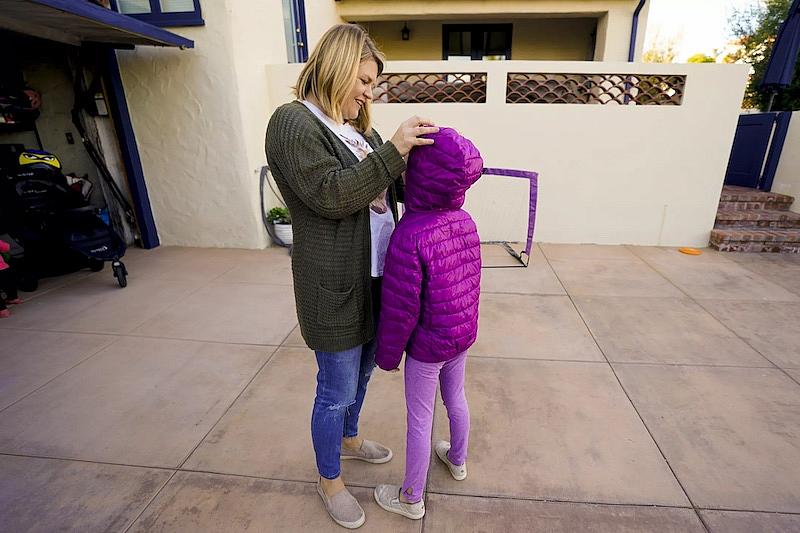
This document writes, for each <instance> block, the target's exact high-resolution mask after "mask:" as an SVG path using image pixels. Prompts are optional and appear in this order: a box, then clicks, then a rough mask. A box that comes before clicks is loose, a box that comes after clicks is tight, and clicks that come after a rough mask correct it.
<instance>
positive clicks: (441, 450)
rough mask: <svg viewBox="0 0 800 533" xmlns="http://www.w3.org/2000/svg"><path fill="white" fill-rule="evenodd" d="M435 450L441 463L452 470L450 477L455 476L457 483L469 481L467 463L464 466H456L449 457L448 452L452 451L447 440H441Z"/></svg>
mask: <svg viewBox="0 0 800 533" xmlns="http://www.w3.org/2000/svg"><path fill="white" fill-rule="evenodd" d="M435 449H436V457H438V458H439V460H440V461H442V462H443V463H444V464H446V465H447V468H448V469H449V470H450V475H452V476H453V479H455V480H456V481H464V480H465V479H467V463H464V464H463V465H454V464H453V463H451V462H450V459H449V458H448V457H447V452H449V451H450V443H449V442H447V441H446V440H440V441H439V442H437V443H436V447H435Z"/></svg>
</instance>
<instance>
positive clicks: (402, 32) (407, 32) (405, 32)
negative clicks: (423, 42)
mask: <svg viewBox="0 0 800 533" xmlns="http://www.w3.org/2000/svg"><path fill="white" fill-rule="evenodd" d="M400 35H401V36H402V37H403V40H404V41H407V40H409V39H410V38H411V30H409V29H408V24H407V23H405V22H404V23H403V29H402V30H400Z"/></svg>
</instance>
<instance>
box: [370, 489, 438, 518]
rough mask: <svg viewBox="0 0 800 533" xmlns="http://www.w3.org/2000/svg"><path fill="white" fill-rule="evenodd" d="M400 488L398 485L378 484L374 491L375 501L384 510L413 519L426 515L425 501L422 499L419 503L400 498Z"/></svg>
mask: <svg viewBox="0 0 800 533" xmlns="http://www.w3.org/2000/svg"><path fill="white" fill-rule="evenodd" d="M400 489H401V487H399V486H398V485H378V486H377V487H375V492H374V493H373V494H374V495H375V501H376V502H377V503H378V505H380V506H381V507H382V508H383V509H384V510H386V511H389V512H390V513H395V514H399V515H402V516H405V517H406V518H410V519H411V520H419V519H420V518H422V517H423V516H425V502H424V501H423V500H420V501H418V502H417V503H405V502H404V501H402V500H400Z"/></svg>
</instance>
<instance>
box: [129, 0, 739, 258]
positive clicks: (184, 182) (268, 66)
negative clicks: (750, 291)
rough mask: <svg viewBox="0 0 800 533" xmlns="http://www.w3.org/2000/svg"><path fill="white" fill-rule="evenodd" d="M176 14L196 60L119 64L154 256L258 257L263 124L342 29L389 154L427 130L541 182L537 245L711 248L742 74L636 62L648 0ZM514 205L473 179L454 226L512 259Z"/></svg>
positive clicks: (294, 3) (217, 4) (163, 56)
mask: <svg viewBox="0 0 800 533" xmlns="http://www.w3.org/2000/svg"><path fill="white" fill-rule="evenodd" d="M137 1H138V2H139V3H141V2H144V3H145V4H147V3H148V2H149V0H129V2H128V6H130V5H134V4H135V3H136V2H137ZM176 1H177V0H176ZM181 1H183V2H184V3H187V2H188V4H191V5H197V6H200V7H201V9H202V25H199V24H198V25H194V26H180V27H170V28H169V29H170V31H174V32H175V33H178V34H179V35H181V36H184V37H187V38H189V39H191V40H192V41H194V43H195V48H194V49H192V50H177V49H175V50H162V49H145V48H140V49H136V50H132V51H127V50H119V51H118V52H117V57H118V60H119V64H120V72H121V76H122V80H123V84H124V88H125V93H126V97H127V99H128V103H129V107H130V109H131V121H132V124H133V127H134V130H135V132H136V142H137V145H138V148H139V152H140V155H141V161H142V167H143V170H144V174H145V175H146V177H147V187H148V191H149V197H150V207H151V209H152V212H153V216H154V219H155V221H156V224H157V228H158V233H159V236H160V239H161V242H162V243H163V244H174V245H191V246H219V247H242V248H260V247H264V246H266V245H268V244H269V242H268V236H267V234H266V232H265V231H264V229H263V225H262V222H261V213H262V208H263V206H262V205H261V201H260V197H259V187H260V176H261V173H262V169H263V167H264V165H265V164H266V160H265V156H264V150H263V141H264V132H265V128H266V123H267V121H268V119H269V116H270V115H271V113H272V111H273V110H274V109H275V108H276V107H278V106H279V105H281V104H283V103H285V102H287V101H290V100H291V98H292V96H291V85H292V84H293V83H294V80H295V79H296V76H297V73H298V72H299V69H300V68H301V65H300V62H301V61H302V60H304V58H305V57H307V54H308V51H309V50H310V49H313V47H314V45H315V44H316V42H317V41H318V40H319V37H320V36H321V35H322V33H323V32H324V31H325V30H326V29H327V28H328V27H330V26H331V25H333V24H336V23H341V22H356V23H359V24H362V25H364V26H365V27H366V28H367V29H368V30H369V31H370V33H371V35H373V36H374V38H375V40H376V41H377V43H378V44H379V45H380V46H381V47H382V49H383V50H384V52H385V53H386V55H387V58H388V60H389V63H388V65H387V76H388V77H387V78H385V79H384V81H383V82H382V85H381V87H380V88H379V93H380V94H381V95H382V96H381V97H380V98H378V100H379V101H378V102H376V104H375V107H374V110H375V117H376V126H377V129H378V130H379V131H380V132H381V133H383V134H384V137H388V136H390V135H391V133H392V132H393V131H394V129H395V128H396V126H397V123H399V122H400V121H401V120H402V119H404V118H406V117H407V116H410V115H412V114H424V115H426V116H430V117H432V118H433V119H434V120H435V121H436V122H437V123H439V124H443V125H451V126H454V127H457V128H458V129H459V130H461V131H462V132H463V133H464V134H465V135H467V136H469V137H470V138H472V139H473V140H474V141H475V142H476V144H477V146H478V147H479V148H480V149H481V151H482V153H483V155H484V159H485V160H486V162H487V165H488V166H494V167H514V168H524V169H531V170H536V171H539V172H540V195H539V205H538V211H537V213H538V215H537V216H538V220H537V240H540V241H549V242H596V243H629V244H664V245H673V244H682V245H704V244H705V243H707V241H708V233H709V231H710V229H711V227H712V226H713V223H714V212H715V208H716V203H717V200H718V197H719V190H720V188H721V186H722V180H723V178H724V173H725V166H726V164H727V157H728V154H729V151H730V145H731V142H732V139H733V134H734V131H735V126H736V120H737V116H738V112H739V104H740V102H741V96H742V93H743V90H744V82H745V78H746V75H747V72H746V68H745V67H743V66H741V65H644V64H641V63H639V62H638V60H639V59H640V58H641V54H642V47H643V39H644V34H645V29H646V23H647V14H648V8H649V2H647V1H640V0H497V1H491V2H486V1H477V0H460V1H459V0H453V1H449V0H439V1H431V0H429V1H426V2H423V1H417V0H406V1H403V0H395V1H392V2H389V1H384V0H374V1H366V0H338V1H336V0H306V1H305V2H302V1H301V0H283V1H279V0H258V1H256V0H225V1H223V0H218V1H214V2H211V1H205V2H203V1H202V0H197V1H194V0H181ZM119 2H120V3H119V4H117V5H116V7H117V9H120V10H121V11H123V12H124V11H125V10H126V9H127V8H126V6H125V5H124V4H123V3H122V0H119ZM162 5H163V1H162ZM144 7H145V8H146V6H144ZM137 16H142V15H137ZM631 60H632V61H631ZM431 76H432V77H431ZM413 87H423V89H421V93H420V92H419V91H418V92H412V91H410V89H409V88H413ZM466 87H470V88H471V89H474V91H472V92H471V93H470V96H468V97H462V96H459V98H460V99H455V100H454V99H453V96H452V95H453V94H454V93H457V94H459V95H463V94H465V93H466V92H469V91H465V90H464V89H465V88H466ZM414 90H417V89H414ZM421 95H422V96H421ZM423 96H424V98H423ZM527 198H528V195H527V191H526V190H525V184H522V183H518V182H513V181H504V180H503V179H502V178H497V179H489V178H488V177H487V178H486V179H483V180H481V182H480V185H479V186H478V187H476V190H475V191H474V192H473V194H472V195H471V197H470V198H469V199H468V208H469V209H470V211H471V212H472V213H473V215H474V216H475V217H476V219H478V224H479V230H480V231H481V236H482V238H483V239H484V240H524V232H525V229H526V226H525V221H526V220H527V218H526V216H525V213H526V212H527V211H526V210H527V209H528V207H529V206H528V203H527ZM275 201H276V200H275V199H274V198H271V197H268V200H267V203H268V204H270V205H271V204H274V202H275ZM267 207H269V205H268V206H267ZM520 237H522V238H520Z"/></svg>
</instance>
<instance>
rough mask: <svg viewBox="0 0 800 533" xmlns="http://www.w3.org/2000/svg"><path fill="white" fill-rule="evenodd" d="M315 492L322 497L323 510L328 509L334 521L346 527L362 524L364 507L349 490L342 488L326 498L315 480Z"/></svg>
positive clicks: (355, 527) (352, 527)
mask: <svg viewBox="0 0 800 533" xmlns="http://www.w3.org/2000/svg"><path fill="white" fill-rule="evenodd" d="M317 492H318V493H319V496H320V498H322V503H324V504H325V510H326V511H328V514H329V515H330V517H331V518H332V519H333V521H334V522H336V523H337V524H339V525H340V526H342V527H344V528H347V529H357V528H359V527H361V526H363V525H364V522H365V521H366V520H367V517H366V515H365V514H364V509H362V508H361V505H359V504H358V501H357V500H356V499H355V498H354V497H353V495H352V494H350V491H349V490H347V489H342V490H340V491H339V492H337V493H336V494H334V495H333V496H331V497H330V498H328V496H327V494H325V491H324V490H322V485H320V483H319V481H317Z"/></svg>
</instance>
